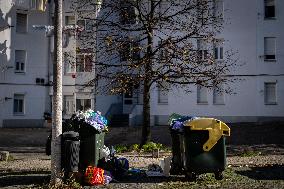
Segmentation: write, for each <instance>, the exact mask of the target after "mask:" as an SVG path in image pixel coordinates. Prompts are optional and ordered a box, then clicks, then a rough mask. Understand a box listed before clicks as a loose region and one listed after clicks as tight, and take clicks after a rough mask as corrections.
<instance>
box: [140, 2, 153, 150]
mask: <svg viewBox="0 0 284 189" xmlns="http://www.w3.org/2000/svg"><path fill="white" fill-rule="evenodd" d="M153 7H154V4H153V1H151V9H153ZM153 16H154V11H153V10H152V11H151V17H152V18H153ZM147 44H148V46H147V54H146V57H147V59H146V61H147V63H146V64H145V74H144V75H145V79H144V86H143V87H144V90H143V125H142V137H141V143H140V147H142V146H143V145H144V144H146V143H147V142H149V141H150V140H151V125H150V124H151V121H150V120H151V112H150V110H151V108H150V88H151V84H150V83H151V79H152V59H151V57H152V52H153V47H152V45H153V28H152V26H151V25H149V26H148V33H147Z"/></svg>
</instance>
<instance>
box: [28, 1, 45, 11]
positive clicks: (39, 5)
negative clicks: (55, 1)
mask: <svg viewBox="0 0 284 189" xmlns="http://www.w3.org/2000/svg"><path fill="white" fill-rule="evenodd" d="M30 9H31V10H39V11H45V9H46V0H30Z"/></svg>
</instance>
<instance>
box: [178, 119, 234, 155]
mask: <svg viewBox="0 0 284 189" xmlns="http://www.w3.org/2000/svg"><path fill="white" fill-rule="evenodd" d="M184 126H188V127H190V130H208V131H209V139H208V140H207V141H206V142H205V143H204V145H203V150H204V151H207V152H208V151H210V150H211V148H213V146H214V145H215V144H217V142H218V140H219V139H220V138H221V137H222V136H230V128H229V127H228V126H227V125H226V124H225V123H224V122H222V121H220V120H218V119H214V118H198V119H194V120H191V121H190V120H189V121H185V122H184Z"/></svg>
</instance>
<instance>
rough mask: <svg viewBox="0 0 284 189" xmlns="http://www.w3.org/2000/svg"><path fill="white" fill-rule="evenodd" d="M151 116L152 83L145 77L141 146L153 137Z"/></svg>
mask: <svg viewBox="0 0 284 189" xmlns="http://www.w3.org/2000/svg"><path fill="white" fill-rule="evenodd" d="M150 116H151V114H150V85H149V80H148V79H145V80H144V89H143V125H142V137H141V143H140V147H142V146H143V145H144V144H146V143H147V142H149V141H150V139H151V128H150Z"/></svg>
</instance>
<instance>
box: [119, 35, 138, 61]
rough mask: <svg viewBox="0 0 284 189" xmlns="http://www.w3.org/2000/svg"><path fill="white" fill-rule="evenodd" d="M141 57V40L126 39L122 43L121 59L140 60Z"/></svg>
mask: <svg viewBox="0 0 284 189" xmlns="http://www.w3.org/2000/svg"><path fill="white" fill-rule="evenodd" d="M139 58H140V47H139V42H137V41H134V40H125V41H123V42H122V43H121V49H120V61H127V60H138V59H139Z"/></svg>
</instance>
